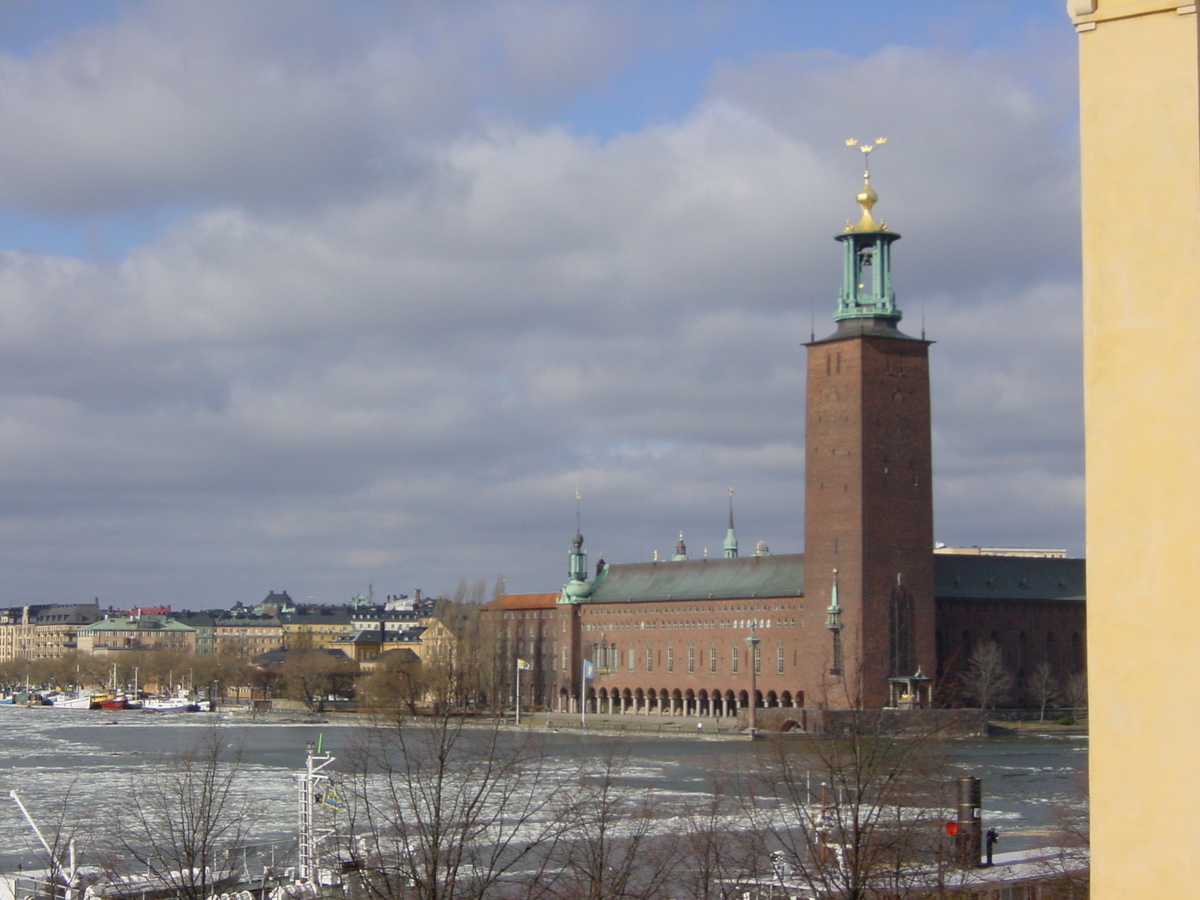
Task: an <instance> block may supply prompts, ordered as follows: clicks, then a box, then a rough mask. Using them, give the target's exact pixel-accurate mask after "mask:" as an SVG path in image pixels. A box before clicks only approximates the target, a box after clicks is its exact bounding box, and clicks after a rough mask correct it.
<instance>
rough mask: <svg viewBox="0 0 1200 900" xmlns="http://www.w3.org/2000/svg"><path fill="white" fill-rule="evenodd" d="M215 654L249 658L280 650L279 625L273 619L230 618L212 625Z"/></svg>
mask: <svg viewBox="0 0 1200 900" xmlns="http://www.w3.org/2000/svg"><path fill="white" fill-rule="evenodd" d="M215 644H216V652H217V653H221V654H225V655H229V656H237V657H242V658H244V659H250V658H251V657H254V656H258V655H260V654H262V653H267V652H269V651H271V650H282V649H283V625H282V623H281V622H280V620H279V619H278V618H277V617H276V616H252V615H242V614H238V615H231V616H226V617H224V618H221V619H218V620H217V622H216V642H215Z"/></svg>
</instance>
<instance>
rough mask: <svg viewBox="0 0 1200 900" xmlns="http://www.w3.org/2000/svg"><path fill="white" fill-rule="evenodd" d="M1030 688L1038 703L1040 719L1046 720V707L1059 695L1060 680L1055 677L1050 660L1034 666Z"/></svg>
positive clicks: (1040, 720) (1041, 720)
mask: <svg viewBox="0 0 1200 900" xmlns="http://www.w3.org/2000/svg"><path fill="white" fill-rule="evenodd" d="M1029 690H1030V693H1031V694H1032V695H1033V699H1034V702H1035V703H1037V705H1038V721H1039V722H1044V721H1045V720H1046V707H1047V706H1049V705H1050V704H1052V703H1053V702H1054V701H1055V699H1056V698H1057V696H1058V682H1057V681H1056V680H1055V678H1054V667H1053V666H1051V665H1050V663H1049V661H1047V660H1042V661H1041V662H1040V663H1038V664H1037V666H1035V667H1034V670H1033V676H1032V677H1031V678H1030V680H1029Z"/></svg>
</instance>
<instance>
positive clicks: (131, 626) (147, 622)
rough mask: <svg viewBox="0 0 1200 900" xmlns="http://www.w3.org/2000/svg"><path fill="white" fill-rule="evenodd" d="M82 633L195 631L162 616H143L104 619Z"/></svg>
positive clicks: (86, 626) (84, 629)
mask: <svg viewBox="0 0 1200 900" xmlns="http://www.w3.org/2000/svg"><path fill="white" fill-rule="evenodd" d="M79 630H80V631H195V630H196V629H195V628H193V627H192V626H191V625H184V624H182V623H180V622H176V621H175V620H174V619H164V618H163V617H161V616H141V617H140V618H133V619H129V618H120V619H102V620H101V621H99V622H95V623H93V624H91V625H85V626H84V627H82V628H80V629H79Z"/></svg>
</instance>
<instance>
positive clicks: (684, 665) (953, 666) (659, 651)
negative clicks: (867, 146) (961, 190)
mask: <svg viewBox="0 0 1200 900" xmlns="http://www.w3.org/2000/svg"><path fill="white" fill-rule="evenodd" d="M857 200H858V203H859V206H860V208H861V217H860V218H859V220H858V222H857V224H854V225H849V226H847V228H846V230H845V231H844V232H842V233H841V234H839V235H837V237H836V239H837V240H838V241H839V242H840V243H841V245H842V248H843V254H842V256H843V263H842V266H843V279H842V287H841V291H840V295H839V300H838V307H837V310H836V311H835V313H834V316H833V319H834V322H835V323H836V327H835V329H834V330H833V333H832V334H830V335H829V336H827V337H824V338H821V339H814V340H812V341H810V342H809V343H808V344H807V345H806V347H807V355H808V365H807V391H806V431H805V486H804V490H805V504H804V508H805V522H804V548H805V552H804V553H803V554H781V555H773V554H771V553H770V551H769V549H768V548H767V547H766V546H765V544H763V543H762V542H760V543H759V545H758V546H757V547H756V548H755V550H754V552H753V553H752V554H750V555H746V556H743V555H741V554H740V553H739V545H738V540H737V536H736V533H735V529H734V518H733V507H732V498H731V505H730V510H729V521H728V526H727V530H726V537H725V541H724V548H723V556H722V557H721V558H719V559H707V558H705V559H690V558H689V557H688V553H687V549H686V546H685V545H684V542H683V539H682V536H681V537H680V540H679V544H678V547H677V548H676V554H675V556H674V557H673V558H672V559H670V560H661V561H655V562H650V563H631V564H607V563H604V562H603V561H601V562H600V563H599V564H598V565H597V566H596V569H595V571H594V572H593V571H590V570H589V566H588V561H587V554H586V552H585V550H584V539H583V536H582V534H580V533H579V530H578V528H577V529H576V533H575V535H574V537H573V539H572V543H571V549H570V554H569V565H568V580H567V582H566V584H565V585H564V587H563V588H562V590H561V591H555V592H550V593H541V594H508V595H504V596H501V597H499V598H497V599H496V600H495V601H493V603H491V604H489V606H488V614H489V615H490V616H492V617H493V618H494V619H495V620H496V621H497V624H498V625H500V635H501V646H502V658H503V660H504V663H505V665H506V667H507V670H508V671H509V672H510V673H511V675H510V677H516V675H517V673H518V672H520V673H521V674H520V677H521V679H522V685H521V696H522V698H523V702H525V703H528V704H530V705H533V706H534V707H535V708H546V709H555V710H560V711H561V710H578V709H579V708H580V704H581V703H582V704H584V709H585V710H586V711H590V712H602V713H609V714H629V715H660V716H672V715H687V716H711V717H728V716H735V715H737V714H738V713H739V711H745V710H748V709H750V708H751V706H752V705H753V708H754V709H755V711H756V712H757V711H758V710H762V709H768V710H777V711H778V712H773V713H771V714H770V715H766V714H763V715H762V719H763V720H764V721H770V722H773V723H776V724H777V726H778V727H786V728H806V727H807V725H808V718H809V712H810V711H811V710H812V709H814V708H825V707H830V708H839V707H846V706H866V707H894V708H919V707H928V706H933V705H948V704H953V703H955V702H957V701H958V700H959V699H960V692H959V690H958V681H957V674H958V673H959V672H960V671H961V668H962V666H963V665H964V663H965V662H966V661H967V660H968V659H969V658H970V655H971V653H972V651H973V649H974V648H976V647H978V646H980V645H982V644H985V643H988V642H993V643H995V644H996V645H997V646H999V647H1000V649H1001V651H1002V654H1003V657H1004V662H1005V666H1006V668H1007V669H1008V670H1009V672H1010V673H1011V674H1012V675H1013V677H1014V679H1015V680H1016V684H1017V689H1016V692H1015V693H1016V696H1015V697H1014V698H1013V699H1014V701H1015V702H1018V703H1022V702H1029V701H1030V699H1031V697H1030V696H1029V690H1028V679H1029V677H1030V675H1031V674H1032V672H1033V671H1034V669H1035V667H1038V666H1039V665H1040V664H1041V663H1042V662H1049V663H1050V665H1051V667H1052V669H1053V672H1054V676H1055V678H1056V680H1057V681H1058V683H1060V684H1065V682H1066V681H1067V679H1069V678H1070V676H1071V675H1073V674H1076V673H1079V672H1082V671H1083V668H1084V655H1083V646H1084V564H1083V560H1080V559H1068V558H1066V556H1065V553H1055V552H1049V551H1035V550H1026V551H1003V550H986V549H979V548H971V549H969V550H966V551H958V552H954V551H948V552H935V550H934V537H933V492H932V481H933V476H932V470H933V460H932V452H931V417H930V399H929V347H930V342H929V341H927V340H925V338H924V336H923V335H922V336H921V337H913V336H912V335H909V334H906V333H904V332H903V331H901V330H900V328H899V324H900V319H901V312H900V309H899V308H898V306H897V305H896V298H895V294H894V291H893V289H892V283H891V251H892V245H893V244H894V243H895V242H896V241H897V240H898V239H899V237H900V235H899V234H896V233H895V232H892V231H890V230H888V228H887V226H886V225H885V224H880V223H879V222H877V221H876V220H875V218H874V216H873V212H872V210H873V207H874V205H875V203H876V200H877V197H876V194H875V191H874V190H873V189H872V187H871V185H870V179H869V176H866V175H864V181H863V186H862V189H861V190H860V192H859V193H858V196H857ZM518 660H519V661H520V665H521V668H519V669H518Z"/></svg>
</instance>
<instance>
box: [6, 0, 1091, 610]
mask: <svg viewBox="0 0 1200 900" xmlns="http://www.w3.org/2000/svg"><path fill="white" fill-rule="evenodd" d="M292 8H293V7H292V6H291V5H289V6H288V9H289V10H291V9H292ZM295 8H296V9H297V10H298V12H297V15H296V18H295V21H294V22H292V23H291V24H290V26H289V30H288V31H287V33H285V34H278V33H276V32H275V30H273V28H272V25H273V24H275V22H276V21H277V18H276V17H275V16H274V14H273V13H272V11H271V8H267V11H265V12H263V11H258V12H256V11H254V5H246V4H216V5H213V6H209V5H207V4H206V5H204V6H203V7H199V6H196V5H190V4H179V5H150V6H145V7H143V6H136V7H133V8H132V10H133V11H132V12H131V13H130V14H127V15H125V16H123V17H122V18H120V19H119V20H118V21H117V22H115V23H113V24H111V25H104V26H95V27H91V28H88V29H85V30H81V31H79V32H77V33H74V34H71V35H68V36H66V37H64V38H63V39H61V40H60V41H59V42H57V43H54V44H51V45H50V46H49V47H48V48H46V49H44V50H42V51H39V52H36V53H33V54H31V55H28V56H24V57H19V58H18V57H15V56H12V57H7V58H4V59H0V111H2V112H3V114H4V115H5V116H6V118H7V120H8V121H10V122H11V123H13V127H12V128H10V129H8V130H7V137H4V138H0V165H3V166H4V167H5V169H6V171H7V172H9V173H10V175H11V177H10V178H8V179H6V181H5V183H4V186H0V200H2V201H3V202H6V203H8V204H9V205H10V206H13V207H17V208H23V209H32V210H38V211H39V212H41V213H43V214H52V213H56V212H62V211H70V212H72V213H74V214H82V213H83V212H86V211H89V210H111V209H123V210H129V209H134V208H137V206H138V205H139V204H149V205H151V206H153V207H154V208H156V209H168V208H171V209H173V208H175V207H176V205H178V204H187V207H186V208H187V209H188V210H190V211H184V212H179V213H178V214H177V215H175V220H174V221H173V223H172V224H171V225H170V226H169V227H168V228H167V229H166V230H165V231H164V232H163V233H162V234H160V235H158V236H157V237H156V238H155V239H153V240H152V241H149V242H146V243H144V244H142V245H140V246H137V247H136V248H134V249H133V251H132V252H130V253H129V254H128V255H127V256H126V257H125V258H124V259H122V260H121V261H119V262H117V263H106V262H83V261H79V260H73V259H66V258H62V257H57V256H53V255H49V254H35V253H30V252H24V253H16V252H9V253H5V254H3V255H0V350H2V351H3V352H2V353H0V374H2V375H3V379H2V380H0V461H2V462H3V463H4V465H3V466H0V509H5V510H7V512H6V513H5V515H4V516H0V534H3V535H6V536H7V538H8V541H7V542H0V571H5V572H6V573H7V575H6V576H5V577H6V579H7V581H6V582H4V583H0V589H2V590H0V601H7V600H8V599H11V600H12V602H20V601H22V600H25V599H58V598H65V596H67V595H69V596H72V597H83V596H92V595H94V594H97V593H99V594H101V595H103V596H104V598H106V599H112V600H113V601H114V602H118V603H121V602H131V603H132V602H150V601H163V602H172V603H176V604H177V605H185V604H186V605H192V606H195V605H202V604H203V603H205V602H209V601H211V602H226V601H228V600H230V599H242V600H246V599H254V594H255V593H263V592H265V590H266V589H267V588H268V587H271V586H274V587H276V588H282V587H288V588H289V590H292V592H293V595H294V596H295V595H302V596H303V595H317V596H320V598H321V599H337V598H340V597H343V596H345V595H348V594H349V593H353V592H355V591H357V590H360V589H362V586H363V584H365V582H367V581H368V580H373V581H374V582H375V583H376V585H377V587H380V588H381V590H382V591H383V592H391V591H395V590H401V589H409V588H412V587H416V586H422V587H425V588H426V589H428V590H437V589H442V590H449V589H450V587H451V586H452V585H453V584H454V583H455V582H456V581H457V580H458V579H459V578H460V577H463V576H466V577H477V576H481V577H487V578H489V580H490V579H491V578H492V577H494V575H495V574H497V573H499V572H504V573H505V574H506V575H507V576H508V584H509V587H510V588H511V589H514V590H538V589H553V588H554V587H555V586H556V584H557V582H558V581H559V580H560V578H561V576H562V569H563V565H564V563H563V557H562V554H563V552H565V550H564V548H565V546H566V540H567V537H568V536H569V533H570V530H571V527H572V524H573V523H572V521H571V516H572V514H573V509H572V508H571V503H572V497H573V492H574V490H575V488H576V487H579V488H580V489H582V490H583V491H584V493H585V495H586V498H587V499H586V500H585V504H584V506H585V529H584V530H585V533H586V534H587V535H588V540H589V547H591V548H593V553H596V551H598V550H604V551H605V553H606V555H607V557H608V558H609V559H610V561H612V560H620V559H636V558H643V559H648V558H650V555H651V551H652V550H653V549H654V548H655V547H657V548H658V549H660V550H663V551H667V550H669V549H670V548H671V546H673V542H674V539H675V535H676V534H677V533H678V531H679V530H680V529H683V530H684V532H685V535H686V536H687V539H688V543H689V547H692V548H693V551H694V552H698V550H699V548H700V547H703V546H704V545H705V544H707V545H709V546H710V547H717V546H719V545H720V541H721V539H722V538H723V534H724V521H725V520H724V517H725V514H726V506H725V504H726V502H727V499H728V498H727V495H726V493H725V490H726V488H727V486H729V485H733V486H734V487H735V488H736V489H737V494H736V498H735V500H736V506H737V516H738V521H739V523H745V528H746V529H747V530H742V529H741V526H739V532H740V535H741V538H742V540H743V542H744V543H745V544H747V545H750V544H752V543H753V541H754V540H757V539H758V538H760V537H762V538H765V539H767V540H768V543H770V544H771V545H772V547H773V548H774V549H776V550H777V551H784V550H789V549H790V550H798V549H800V541H801V540H802V513H803V509H802V501H803V498H802V486H803V470H802V469H803V458H802V457H803V453H802V446H803V391H804V385H803V381H804V376H803V365H804V356H803V354H804V351H803V348H802V347H800V346H799V344H800V343H802V342H803V341H805V340H807V339H808V337H809V331H810V328H812V327H815V329H816V331H817V332H818V333H819V334H820V333H826V332H828V331H829V330H831V327H832V325H831V322H830V320H829V316H830V313H831V312H832V309H833V305H834V298H835V292H836V288H837V285H838V283H839V276H840V249H839V248H838V246H837V245H836V244H835V243H834V242H833V241H832V240H831V237H832V234H833V233H834V232H836V231H837V230H838V229H839V227H840V225H841V222H842V220H843V219H845V218H847V217H849V216H851V215H853V214H854V207H853V202H852V197H853V192H854V191H855V189H856V187H857V181H858V171H857V167H858V165H859V164H860V163H861V159H859V158H856V157H855V156H852V155H851V154H849V152H848V151H847V150H846V149H845V147H844V146H842V143H841V140H842V138H844V137H846V136H849V135H850V134H857V135H858V136H860V137H874V136H875V133H876V132H879V133H884V134H887V135H888V136H889V138H890V142H889V144H888V146H887V147H886V148H884V149H883V150H881V151H880V153H879V154H878V158H877V159H876V160H875V162H876V173H877V178H876V183H877V188H878V190H879V192H880V194H881V196H882V198H883V199H882V200H881V202H880V206H879V211H880V212H881V213H883V214H884V216H885V217H886V218H888V219H889V221H891V223H892V225H893V226H894V227H895V228H896V229H897V230H899V231H901V232H902V233H903V234H904V235H905V239H904V240H903V241H902V242H901V243H900V244H899V245H897V251H896V255H895V269H896V279H897V283H898V284H899V285H900V290H901V296H900V303H901V306H902V307H903V308H904V309H905V311H906V318H905V320H904V323H903V327H905V328H907V329H908V330H910V331H914V332H915V331H917V330H919V329H920V327H921V326H920V320H921V311H922V309H924V312H925V318H926V322H927V325H928V329H929V334H930V337H931V338H934V339H936V340H937V341H938V344H937V345H936V346H935V347H934V348H933V351H932V353H933V359H934V361H935V363H934V377H935V387H934V400H935V409H934V416H935V422H936V437H937V443H936V451H937V454H938V455H937V457H936V459H935V468H936V471H937V475H938V480H937V486H936V487H937V502H938V532H939V537H940V538H942V539H946V538H947V537H950V536H954V537H953V539H954V540H956V541H966V542H969V543H999V542H1004V541H1007V540H1010V537H1009V536H1013V537H1012V538H1011V540H1013V541H1015V542H1018V543H1026V544H1051V545H1063V544H1065V545H1068V546H1071V547H1072V549H1074V550H1079V549H1081V544H1080V540H1079V535H1080V528H1081V522H1080V520H1081V503H1082V502H1081V498H1080V496H1079V472H1080V466H1081V463H1080V456H1081V453H1080V448H1079V443H1080V439H1079V434H1080V426H1079V417H1078V407H1079V388H1078V380H1079V379H1078V350H1077V344H1078V321H1077V311H1076V310H1075V297H1076V296H1077V291H1078V286H1077V283H1076V282H1075V281H1073V280H1072V278H1073V277H1074V276H1073V266H1074V264H1073V262H1071V261H1070V260H1072V259H1073V254H1074V250H1073V248H1074V246H1075V245H1076V244H1077V227H1076V225H1075V224H1074V217H1075V212H1074V209H1075V206H1074V199H1073V196H1074V192H1075V190H1076V188H1075V185H1076V174H1075V169H1074V149H1073V144H1072V138H1071V137H1070V135H1069V133H1067V131H1066V130H1064V129H1063V128H1062V123H1061V121H1060V120H1061V117H1062V116H1063V115H1064V114H1067V113H1068V112H1069V104H1066V103H1065V102H1064V101H1063V99H1062V97H1060V96H1059V95H1058V94H1057V93H1055V92H1054V91H1052V90H1051V91H1047V90H1044V89H1040V88H1039V87H1038V85H1037V84H1036V83H1034V82H1033V81H1031V80H1030V79H1029V78H1027V77H1026V76H1025V75H1024V74H1023V73H1022V70H1023V69H1024V68H1028V67H1029V66H1030V65H1033V64H1031V63H1030V61H1028V60H1015V61H1014V60H1010V59H1003V58H999V57H989V56H981V55H976V56H965V55H958V54H953V53H950V52H946V51H937V50H932V51H928V50H914V49H906V48H898V47H897V48H888V49H885V50H882V51H880V52H878V53H875V54H873V55H872V56H870V57H868V58H866V59H864V60H855V59H849V58H844V57H839V56H834V55H831V54H828V53H811V52H801V53H796V54H780V55H777V56H774V57H771V58H768V59H762V60H753V61H751V62H748V63H742V64H733V63H724V64H722V65H721V66H720V67H719V68H718V71H717V72H716V73H715V74H714V76H713V77H712V79H711V81H710V84H709V86H708V91H707V96H706V97H705V99H704V100H703V102H702V103H701V104H700V105H699V106H697V107H696V108H695V109H694V110H693V111H692V112H691V113H690V114H689V115H688V116H686V117H685V118H682V119H680V120H678V121H673V122H665V123H659V124H657V125H654V126H652V127H648V128H642V129H629V130H628V131H627V132H626V133H624V134H622V135H621V136H620V137H617V138H614V139H611V140H606V141H601V140H598V139H596V138H593V137H590V136H588V135H582V134H577V133H574V132H573V131H572V130H571V129H569V128H566V127H563V126H562V125H560V124H556V123H555V122H554V121H552V114H551V113H548V112H547V111H548V110H549V111H552V110H553V109H555V108H557V107H558V106H560V105H561V104H563V103H565V102H567V101H568V100H569V98H570V96H571V95H572V93H573V92H577V91H580V90H587V89H592V88H594V87H595V86H596V85H597V84H599V83H600V82H602V81H603V79H604V77H605V73H606V72H607V71H609V69H610V68H611V67H612V66H614V65H616V64H617V63H618V61H619V60H621V59H622V58H623V57H624V56H626V55H627V54H629V53H630V52H632V50H631V47H633V45H634V44H635V43H636V41H637V40H638V37H637V32H638V28H639V27H640V26H639V23H638V22H637V20H636V8H635V7H619V8H617V7H614V9H615V10H616V11H615V12H609V11H598V9H597V7H595V6H594V5H592V4H550V5H539V4H529V5H521V6H519V7H516V6H514V7H508V6H503V7H494V8H493V7H489V8H486V9H482V10H481V11H480V12H479V13H478V14H477V15H463V14H462V12H463V10H462V8H458V9H457V12H454V11H452V12H450V13H440V12H438V11H437V10H438V9H439V7H421V8H420V10H419V11H417V12H411V13H410V12H407V11H396V10H393V11H392V12H390V13H388V14H385V15H383V16H382V17H381V18H380V19H374V20H371V21H369V22H354V21H351V22H349V23H344V22H343V23H335V22H333V21H332V19H331V16H330V14H329V13H327V12H326V11H325V7H324V6H322V5H316V4H314V5H309V4H297V5H296V7H295ZM414 8H415V7H414ZM471 8H472V9H474V7H471ZM274 12H275V13H277V12H278V10H277V9H275V10H274ZM372 26H378V27H372ZM551 38H553V39H554V40H551ZM547 41H550V45H551V46H553V47H554V50H553V52H551V53H549V54H546V53H542V52H541V48H544V47H545V46H547V43H546V42H547ZM1045 66H1047V67H1049V69H1051V70H1053V71H1054V72H1057V70H1058V67H1059V63H1058V62H1057V61H1054V60H1051V61H1050V62H1048V63H1045ZM864 128H868V129H869V130H863V129H864ZM17 134H19V135H20V140H19V141H18V140H17V138H16V135H17ZM814 323H815V324H814ZM1014 485H1020V486H1021V487H1019V488H1017V487H1014ZM5 516H6V517H7V518H6V517H5ZM960 535H961V536H962V537H959V536H960ZM51 560H52V561H53V562H51ZM285 582H286V583H285ZM381 586H382V587H381ZM245 591H250V596H249V597H247V596H246V595H245V593H240V592H245Z"/></svg>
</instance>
